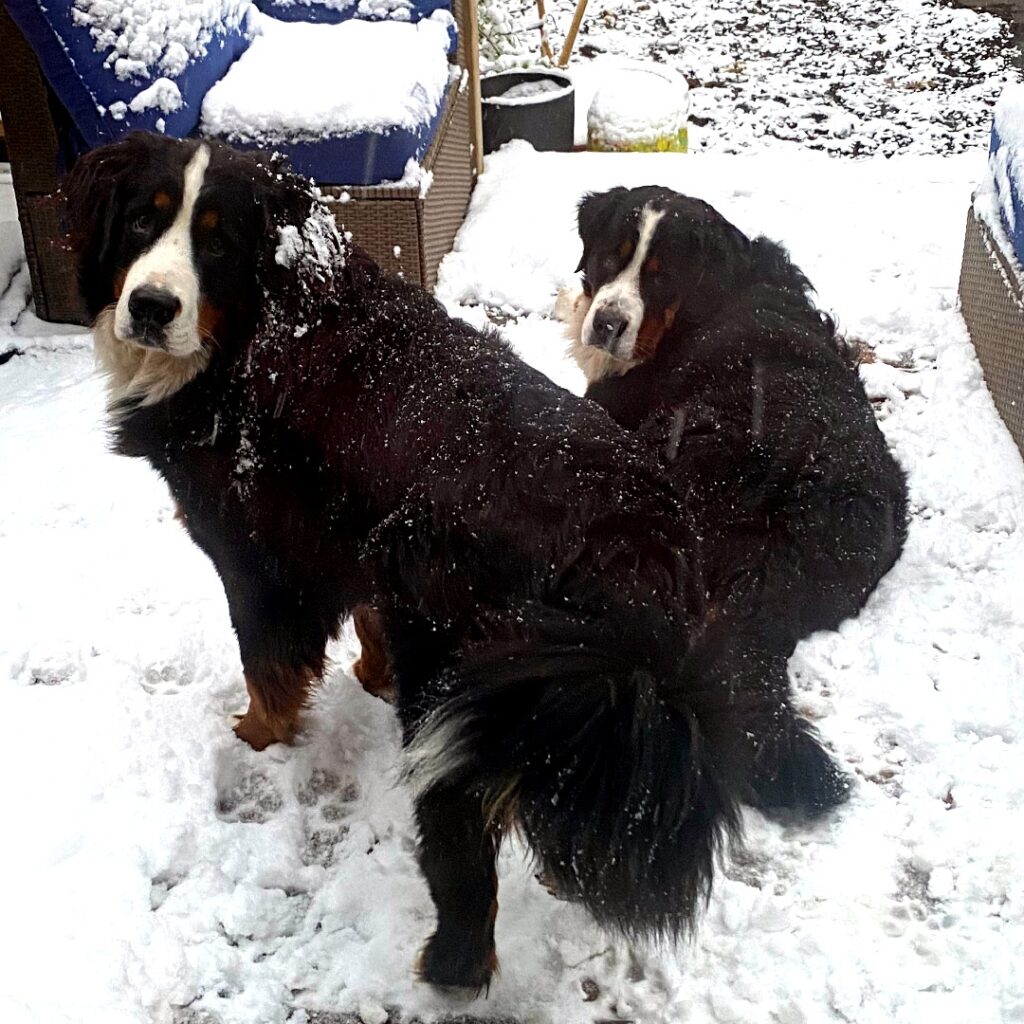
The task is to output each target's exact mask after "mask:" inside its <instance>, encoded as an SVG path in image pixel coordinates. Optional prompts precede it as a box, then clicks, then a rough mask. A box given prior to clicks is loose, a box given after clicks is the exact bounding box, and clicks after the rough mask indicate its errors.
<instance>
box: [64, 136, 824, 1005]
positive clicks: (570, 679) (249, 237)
mask: <svg viewBox="0 0 1024 1024" xmlns="http://www.w3.org/2000/svg"><path fill="white" fill-rule="evenodd" d="M64 193H65V199H66V216H67V222H68V228H69V236H70V240H71V244H72V247H73V249H74V250H75V251H76V252H77V254H78V258H79V265H80V280H81V285H82V289H83V292H84V295H85V297H86V299H87V301H88V306H89V309H90V310H91V312H92V314H93V316H94V317H95V335H96V349H97V352H98V355H99V360H100V362H101V364H102V366H103V367H104V368H105V370H106V371H107V374H108V378H109V414H110V419H111V425H112V431H113V439H114V446H115V448H116V450H117V451H119V452H121V453H123V454H125V455H128V456H136V457H141V458H145V459H147V460H148V461H149V462H150V463H151V464H152V465H153V467H154V468H155V469H156V470H157V471H158V472H159V473H160V474H161V475H162V476H163V478H164V479H165V480H166V482H167V484H168V486H169V488H170V491H171V493H172V495H173V497H174V499H175V501H176V502H177V503H178V505H179V507H180V509H181V517H182V521H183V523H184V525H185V527H186V528H187V530H188V532H189V533H190V535H191V536H192V538H193V539H194V541H195V542H196V544H198V545H199V547H200V548H201V549H202V550H203V551H204V552H206V554H207V555H208V556H209V557H210V559H211V560H212V562H213V564H214V566H215V567H216V569H217V571H218V573H219V574H220V577H221V580H222V581H223V584H224V590H225V593H226V596H227V601H228V606H229V609H230V614H231V621H232V624H233V626H234V629H235V632H236V634H237V637H238V644H239V648H240V653H241V661H242V666H243V670H244V674H245V681H246V685H247V689H248V693H249V701H250V703H249V709H248V711H247V712H246V714H245V715H244V716H243V717H242V719H241V721H240V722H239V723H238V725H237V732H238V735H239V736H240V737H242V738H243V739H244V740H246V741H247V742H249V743H250V744H251V745H252V746H254V747H256V748H257V749H259V748H263V747H265V746H266V745H267V744H270V743H272V742H275V741H283V742H287V741H288V740H290V739H291V738H292V736H293V734H294V732H295V730H296V728H297V726H298V724H299V715H300V711H301V709H302V707H303V705H304V702H305V700H306V698H307V694H308V691H309V688H310V686H311V684H312V683H313V682H314V680H316V679H317V678H318V677H319V676H320V674H321V672H322V670H323V667H324V648H325V644H326V642H327V640H328V638H330V637H332V636H334V635H335V633H336V631H337V630H338V628H339V623H340V622H341V621H342V619H343V618H344V617H345V616H346V615H348V614H350V613H351V612H352V611H353V609H355V608H356V607H357V606H360V605H364V604H368V605H373V606H375V607H376V608H378V609H379V610H380V613H381V616H382V618H383V621H384V626H385V630H386V635H387V637H388V641H389V647H390V650H389V654H390V661H391V669H392V671H393V676H394V685H395V687H396V690H397V694H396V702H397V708H398V714H399V716H400V719H401V722H402V726H403V733H404V743H405V748H406V753H405V758H406V764H407V777H408V778H409V780H410V783H411V785H412V787H413V789H414V792H415V797H416V816H417V821H418V825H419V831H420V837H421V843H420V851H419V856H420V864H421V866H422V869H423V872H424V874H425V876H426V880H427V883H428V886H429V889H430V893H431V896H432V897H433V900H434V903H435V905H436V909H437V925H436V930H435V932H434V934H433V935H432V937H431V938H430V939H429V941H428V942H427V945H426V947H425V949H424V950H423V953H422V954H421V957H420V966H419V969H420V972H421V975H422V977H423V978H424V979H426V980H427V981H429V982H431V983H434V984H437V985H443V986H465V987H469V988H474V989H479V988H481V987H485V986H486V985H487V984H488V982H489V979H490V977H491V974H492V972H493V971H494V969H495V966H496V957H495V951H494V938H493V936H494V920H495V914H496V911H497V899H496V893H497V876H496V873H495V856H496V853H497V849H498V845H499V843H500V840H501V837H502V835H503V834H504V833H505V832H506V831H508V830H509V829H517V830H518V831H519V832H520V833H521V834H522V835H523V837H524V838H525V839H526V841H527V842H528V843H529V845H530V847H531V849H532V851H533V853H534V854H535V856H536V858H537V860H538V862H539V865H540V867H541V869H542V870H543V872H544V874H545V876H546V877H547V878H548V879H549V880H550V881H551V882H552V883H553V885H554V886H555V887H556V888H557V889H558V890H559V891H560V893H561V894H562V895H564V896H566V897H568V898H572V899H576V900H578V901H581V902H582V903H583V904H585V906H586V907H587V908H588V909H589V910H590V911H591V913H592V914H593V915H594V917H595V918H597V919H598V920H599V921H600V922H602V923H604V924H606V925H609V926H612V927H614V928H617V929H619V930H620V931H622V932H624V933H626V934H629V935H638V936H641V935H655V936H675V935H678V934H680V933H682V932H684V931H685V930H686V929H687V928H688V927H689V926H690V925H691V924H692V923H693V920H694V916H695V914H696V912H697V911H698V910H699V908H700V906H701V904H702V902H703V900H704V899H705V898H706V896H707V893H708V890H709V886H710V883H711V878H712V870H713V865H714V859H715V856H716V851H717V850H718V849H719V848H720V846H721V843H722V841H723V839H724V838H725V836H727V835H728V834H729V833H731V832H734V831H735V830H736V826H737V811H736V805H737V800H738V799H740V798H741V797H742V796H743V795H744V794H745V793H746V792H747V791H748V789H749V787H750V785H751V779H750V772H751V771H752V770H755V768H756V770H757V771H759V772H761V773H762V774H763V773H768V774H782V775H785V776H787V777H788V776H789V775H791V774H792V773H793V769H792V767H791V766H788V765H786V764H779V765H768V764H766V763H763V762H762V763H759V764H757V765H756V766H754V765H752V763H751V759H750V758H749V757H747V756H746V755H745V752H746V751H747V748H748V746H749V744H748V741H747V739H746V736H747V731H748V730H749V729H751V728H754V729H755V731H756V732H757V734H758V735H772V734H773V733H774V732H775V731H776V730H777V729H778V727H779V714H780V709H779V708H777V707H775V706H774V705H773V704H772V703H771V702H770V701H766V700H765V699H764V694H763V692H762V690H761V688H760V686H755V687H754V689H753V690H752V691H751V692H750V693H749V694H737V693H736V691H735V687H734V686H733V684H732V681H728V680H718V679H714V680H704V679H703V678H696V677H694V676H693V675H692V674H690V675H688V674H687V673H686V672H685V671H684V663H685V660H686V657H687V650H688V637H689V635H690V631H691V628H692V625H693V624H694V623H701V622H703V621H705V620H706V619H707V618H708V614H709V613H708V610H707V608H706V607H705V601H704V596H703V594H702V592H701V590H700V588H699V587H698V586H695V585H694V577H693V571H694V569H693V565H694V563H696V562H699V560H700V556H699V550H698V546H697V544H696V542H695V539H694V538H693V537H692V536H691V533H690V530H689V528H688V526H687V519H686V516H685V515H684V514H683V510H682V509H681V507H680V504H679V502H678V500H677V498H676V496H675V495H674V493H673V491H672V488H671V487H670V486H669V484H668V482H667V481H666V480H665V479H664V477H663V476H662V474H661V473H660V472H659V470H658V467H657V465H656V462H655V460H654V459H653V458H652V457H651V456H650V454H649V453H648V452H647V450H646V449H645V448H644V446H642V445H638V444H637V443H636V438H635V437H633V436H632V435H631V434H630V433H629V432H627V431H625V430H623V429H622V428H621V427H619V426H618V425H617V424H615V423H614V422H613V421H612V420H611V419H610V418H609V417H608V416H607V414H606V413H605V412H604V411H603V410H602V409H600V408H598V407H597V406H596V405H594V404H593V403H589V402H585V401H583V400H580V399H577V398H575V397H573V396H571V395H569V394H568V393H566V392H564V391H562V390H561V389H560V388H558V387H556V386H555V385H554V384H552V383H551V382H550V381H549V380H547V379H546V378H545V377H544V376H542V375H541V374H539V373H537V372H535V371H533V370H532V369H530V368H529V367H527V366H526V365H524V364H523V363H522V362H520V361H519V360H518V359H517V358H516V357H515V356H514V355H513V354H512V353H511V351H510V350H509V349H508V347H507V346H506V345H505V344H504V343H503V342H502V341H501V340H500V339H499V338H498V337H497V336H495V335H493V334H490V333H481V332H480V331H477V330H475V329H473V328H472V327H470V326H469V325H467V324H466V323H464V322H462V321H459V320H455V319H452V318H451V317H449V316H448V315H447V314H446V313H445V311H444V310H443V308H442V307H441V306H440V305H439V304H438V303H437V302H436V301H435V300H434V299H432V298H431V297H430V296H429V295H428V294H427V293H426V292H424V291H422V290H421V289H419V288H417V287H414V286H412V285H409V284H407V283H405V282H403V281H401V280H399V279H397V278H393V277H389V276H387V275H385V274H384V273H383V272H382V271H381V270H380V269H379V268H378V267H377V266H376V265H375V264H374V263H373V262H372V261H371V260H370V259H369V258H368V257H367V256H366V254H365V253H363V252H362V251H360V250H359V249H358V248H357V247H356V246H354V245H351V244H350V243H349V242H347V241H346V240H345V239H344V238H343V237H342V236H340V235H339V233H338V231H337V229H336V227H335V224H334V221H333V219H332V217H331V214H330V213H329V211H328V210H327V209H326V208H325V207H324V206H323V204H322V203H321V202H320V201H319V199H318V198H317V196H316V194H315V191H314V190H313V189H312V188H311V186H310V185H309V183H308V182H307V181H305V180H304V179H301V178H298V177H296V176H293V175H291V174H289V173H287V172H286V171H284V170H283V169H282V168H280V167H279V166H278V165H277V164H276V163H275V162H274V161H273V160H270V159H268V158H264V157H261V156H258V155H253V154H241V153H238V152H235V151H233V150H231V149H229V148H227V147H224V146H220V145H214V144H210V143H201V142H197V141H184V142H177V141H172V140H168V139H164V138H161V137H157V136H147V135H134V136H130V137H128V138H126V139H125V140H124V141H121V142H119V143H117V144H114V145H111V146H107V147H104V148H101V149H97V150H95V151H93V152H92V153H90V154H88V155H87V156H85V157H84V158H82V159H81V160H80V161H79V162H78V163H77V164H76V165H75V167H74V168H73V170H72V172H71V174H70V176H69V178H68V180H67V182H66V184H65V189H64ZM781 710H782V711H783V712H785V709H784V708H783V709H781ZM772 749H775V748H774V747H773V748H772ZM826 768H827V769H828V771H827V774H828V775H829V779H830V780H832V781H833V782H834V779H835V772H834V770H832V769H831V766H830V765H826ZM806 785H807V790H808V792H809V793H811V794H813V793H815V792H817V791H818V790H819V789H820V788H821V782H820V780H817V779H812V778H808V779H807V780H806ZM800 799H801V800H802V799H803V797H802V796H801V798H800ZM797 802H800V801H799V800H798V801H797Z"/></svg>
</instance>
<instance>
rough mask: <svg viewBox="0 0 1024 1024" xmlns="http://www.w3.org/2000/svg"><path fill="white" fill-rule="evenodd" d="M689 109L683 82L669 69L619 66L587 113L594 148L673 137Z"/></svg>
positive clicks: (682, 126)
mask: <svg viewBox="0 0 1024 1024" xmlns="http://www.w3.org/2000/svg"><path fill="white" fill-rule="evenodd" d="M689 109H690V99H689V93H688V90H687V87H686V80H685V79H684V78H683V77H682V76H681V75H678V74H676V73H675V72H673V71H670V70H662V69H658V68H651V67H649V66H648V67H641V66H633V67H623V68H616V69H614V70H613V71H611V72H610V73H609V74H608V75H607V76H606V77H605V78H604V80H603V82H602V84H601V86H600V88H599V89H598V90H597V92H596V94H595V95H594V98H593V100H592V101H591V104H590V109H589V111H588V114H587V124H588V129H589V135H590V138H591V139H593V140H595V141H596V142H597V143H599V145H598V146H597V147H596V148H605V147H613V148H614V147H616V146H628V145H630V144H631V143H636V142H656V141H657V140H658V139H669V138H674V137H675V136H676V135H677V134H678V133H679V131H680V129H682V128H685V127H686V116H687V113H688V112H689Z"/></svg>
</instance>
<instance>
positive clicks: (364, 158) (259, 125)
mask: <svg viewBox="0 0 1024 1024" xmlns="http://www.w3.org/2000/svg"><path fill="white" fill-rule="evenodd" d="M472 2H473V0H454V2H453V0H256V2H253V0H147V2H146V3H137V4H134V5H132V4H126V3H122V2H121V0H5V4H6V11H3V10H2V9H0V54H2V59H0V104H2V106H3V110H4V119H5V123H6V124H7V128H8V135H9V148H10V153H11V160H12V164H13V170H14V182H15V190H16V194H17V196H18V204H19V216H20V219H21V222H22V228H23V233H24V235H25V242H26V250H27V255H28V258H29V265H30V269H31V271H32V276H33V287H34V290H35V296H36V306H37V310H38V312H39V313H40V315H42V316H44V317H47V318H49V319H57V320H76V319H80V318H81V308H80V305H79V303H78V299H77V294H76V292H75V290H74V287H73V282H72V281H71V280H70V275H69V273H68V266H67V259H66V256H64V255H63V253H62V252H61V251H60V249H59V248H58V247H57V245H56V242H57V239H58V237H59V235H58V225H57V223H56V212H55V209H54V204H53V203H52V202H51V201H50V199H49V196H50V195H51V194H52V192H53V191H54V188H55V187H56V184H57V181H58V180H59V176H60V174H61V173H62V172H63V170H65V169H66V168H67V167H68V166H70V164H71V163H72V162H73V160H74V159H75V158H76V156H78V155H79V154H80V153H82V152H84V151H85V150H88V149H90V148H92V147H94V146H96V145H100V144H102V143H104V142H108V141H111V140H113V139H116V138H118V137H120V136H121V135H122V134H124V133H125V132H127V131H130V130H133V129H137V128H144V129H149V130H153V131H162V132H166V133H167V134H169V135H173V136H176V137H184V136H187V135H200V136H206V137H212V138H221V139H225V140H226V141H229V142H231V143H233V144H235V145H241V146H259V147H262V148H270V149H274V150H279V151H283V152H285V153H287V154H288V156H289V157H290V158H291V160H292V163H293V165H294V166H295V167H296V169H297V170H299V171H301V172H303V173H305V174H308V175H310V176H311V177H313V178H315V179H316V180H317V181H318V183H320V185H321V187H322V188H323V189H324V191H325V192H327V193H328V194H333V195H335V196H336V197H337V198H338V199H339V200H340V202H339V203H338V205H337V210H338V219H339V221H340V222H342V223H343V224H344V226H345V227H346V228H347V229H348V230H351V231H352V232H353V233H354V234H355V235H356V237H357V238H358V239H359V240H360V242H362V244H364V245H365V246H366V247H367V248H368V249H369V250H370V251H371V252H372V253H373V254H374V255H375V256H376V257H377V258H378V259H379V260H380V261H381V262H382V263H383V264H384V265H385V266H386V267H388V269H391V270H394V271H401V272H403V273H405V275H406V276H407V277H409V278H410V279H412V280H415V281H417V282H420V283H422V284H424V285H427V286H428V287H429V286H431V285H432V284H433V280H434V276H435V271H436V266H437V263H438V262H439V260H440V258H441V256H442V255H443V254H444V252H445V251H447V249H448V248H449V247H450V244H451V241H452V239H453V238H454V234H455V231H456V230H457V229H458V226H459V224H460V223H461V219H462V216H463V215H464V213H465V208H466V205H467V203H468V198H469V192H470V190H471V188H472V169H471V165H470V157H469V112H468V103H467V96H466V90H465V88H464V83H463V82H462V75H461V68H460V63H461V64H463V65H464V64H465V60H464V59H463V57H462V49H461V46H460V45H459V44H460V42H461V36H462V33H461V32H460V31H458V29H457V23H460V22H464V21H465V19H466V18H467V17H470V16H472V13H473V12H472ZM453 15H454V17H453ZM459 27H461V26H459Z"/></svg>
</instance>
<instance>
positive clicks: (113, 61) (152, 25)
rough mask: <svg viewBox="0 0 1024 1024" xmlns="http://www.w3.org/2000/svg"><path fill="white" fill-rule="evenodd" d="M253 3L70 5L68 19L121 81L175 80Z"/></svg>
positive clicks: (174, 0) (167, 0)
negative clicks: (89, 39)
mask: <svg viewBox="0 0 1024 1024" xmlns="http://www.w3.org/2000/svg"><path fill="white" fill-rule="evenodd" d="M251 6H252V5H251V0H143V2H140V3H123V2H122V0H74V5H73V7H72V9H71V16H72V18H73V19H74V22H75V24H76V25H81V26H83V27H85V28H88V30H89V33H90V35H91V36H92V38H93V40H94V43H95V47H96V49H97V50H99V51H102V52H105V53H107V57H106V61H105V63H106V64H107V66H108V67H112V68H113V69H114V73H115V74H116V75H117V77H118V78H119V79H122V80H123V79H129V78H130V79H139V78H149V77H151V76H152V75H153V73H154V71H155V72H157V73H158V74H159V75H162V76H165V77H169V78H175V77H177V76H178V75H180V74H181V72H182V71H184V70H185V67H186V66H187V65H188V63H189V61H191V60H194V59H196V58H198V57H202V56H203V55H204V54H205V53H206V51H207V47H208V46H209V45H210V42H211V41H212V40H213V38H214V36H215V35H217V34H219V33H223V32H225V31H234V30H236V29H238V27H239V26H240V25H241V24H242V22H243V20H244V18H245V17H246V14H247V13H248V11H249V9H250V7H251Z"/></svg>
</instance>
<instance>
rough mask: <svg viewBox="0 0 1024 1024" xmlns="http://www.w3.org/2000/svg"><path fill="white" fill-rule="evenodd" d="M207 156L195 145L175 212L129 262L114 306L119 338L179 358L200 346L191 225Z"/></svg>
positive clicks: (206, 151)
mask: <svg viewBox="0 0 1024 1024" xmlns="http://www.w3.org/2000/svg"><path fill="white" fill-rule="evenodd" d="M209 162H210V150H209V148H208V147H207V146H205V145H201V146H199V148H198V149H197V150H196V151H195V154H194V155H193V156H192V158H191V160H189V162H188V164H187V166H186V167H185V172H184V176H183V182H182V198H181V205H180V206H179V208H178V211H177V215H176V216H175V218H174V220H173V221H172V222H171V224H170V226H169V227H168V228H167V230H166V231H164V232H163V233H162V234H161V235H159V236H158V237H157V239H156V240H155V241H154V242H153V244H152V245H151V246H150V247H149V248H148V249H147V250H146V251H145V252H144V253H143V254H142V255H141V256H139V257H138V259H136V260H135V262H134V263H132V265H131V266H130V267H129V269H128V273H127V275H126V277H125V280H124V285H123V287H122V289H121V295H120V297H119V298H118V300H117V306H116V308H115V311H114V323H113V330H114V336H115V338H116V340H117V341H120V342H125V343H128V344H134V345H139V346H142V347H143V348H148V349H156V350H158V351H161V352H166V353H167V354H168V355H170V356H173V357H175V358H179V359H187V358H189V357H192V356H194V355H195V354H196V353H197V352H200V351H202V349H203V339H202V337H201V335H200V332H199V314H200V309H199V307H200V300H201V288H200V280H199V272H198V269H197V267H196V262H195V259H194V254H193V251H192V230H191V229H192V216H193V213H194V212H195V206H196V200H197V199H198V197H199V193H200V190H201V189H202V187H203V178H204V176H205V173H206V168H207V166H208V165H209ZM141 227H142V225H140V228H141Z"/></svg>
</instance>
